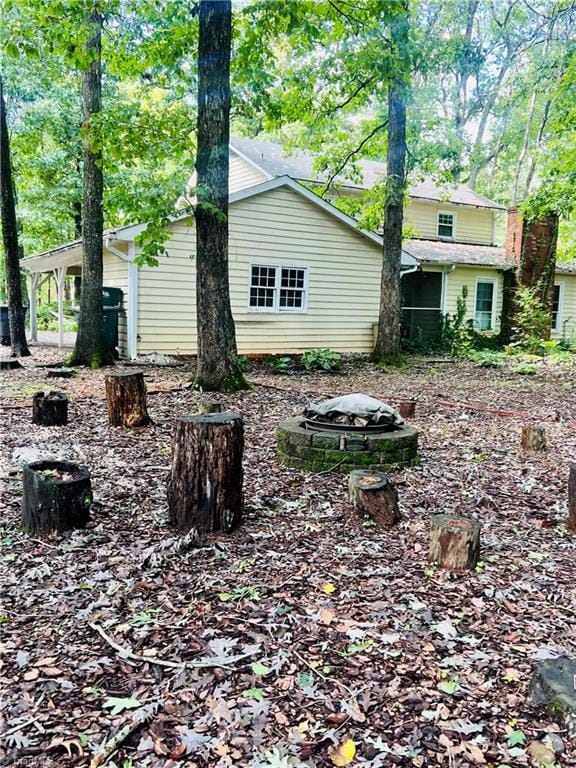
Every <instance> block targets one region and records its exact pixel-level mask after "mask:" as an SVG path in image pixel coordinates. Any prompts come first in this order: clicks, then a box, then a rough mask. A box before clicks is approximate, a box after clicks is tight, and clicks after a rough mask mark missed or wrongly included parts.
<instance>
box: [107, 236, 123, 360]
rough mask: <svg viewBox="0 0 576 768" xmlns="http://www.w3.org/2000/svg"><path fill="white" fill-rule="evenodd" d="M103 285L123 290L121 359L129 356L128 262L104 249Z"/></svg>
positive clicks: (119, 337)
mask: <svg viewBox="0 0 576 768" xmlns="http://www.w3.org/2000/svg"><path fill="white" fill-rule="evenodd" d="M103 285H104V286H106V287H107V288H121V289H122V292H123V297H122V308H121V310H120V312H119V313H118V344H119V348H118V352H119V353H120V356H121V357H127V355H128V327H127V310H128V262H127V261H123V260H122V259H120V258H119V257H118V256H116V255H115V254H113V253H111V252H110V251H108V250H106V249H104V277H103Z"/></svg>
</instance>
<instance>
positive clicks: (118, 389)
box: [105, 371, 151, 427]
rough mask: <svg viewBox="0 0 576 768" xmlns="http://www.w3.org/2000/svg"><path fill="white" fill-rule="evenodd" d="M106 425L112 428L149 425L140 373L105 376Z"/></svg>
mask: <svg viewBox="0 0 576 768" xmlns="http://www.w3.org/2000/svg"><path fill="white" fill-rule="evenodd" d="M105 382H106V406H107V408H108V423H109V424H110V425H111V426H113V427H145V426H146V425H147V424H150V421H151V419H150V416H148V410H147V408H146V384H145V383H144V373H143V372H142V371H130V372H122V373H112V374H109V375H108V376H106V378H105Z"/></svg>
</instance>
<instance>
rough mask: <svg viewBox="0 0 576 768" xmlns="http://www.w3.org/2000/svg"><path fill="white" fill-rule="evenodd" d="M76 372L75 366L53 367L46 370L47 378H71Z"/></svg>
mask: <svg viewBox="0 0 576 768" xmlns="http://www.w3.org/2000/svg"><path fill="white" fill-rule="evenodd" d="M75 373H76V369H75V368H53V369H52V370H50V371H48V378H49V379H71V378H72V376H74V374H75Z"/></svg>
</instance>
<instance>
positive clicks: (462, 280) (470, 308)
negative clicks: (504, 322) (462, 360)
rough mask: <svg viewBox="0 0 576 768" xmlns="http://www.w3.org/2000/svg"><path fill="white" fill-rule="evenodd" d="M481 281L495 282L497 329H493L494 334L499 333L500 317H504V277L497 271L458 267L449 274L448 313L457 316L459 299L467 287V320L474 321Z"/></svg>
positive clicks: (447, 279)
mask: <svg viewBox="0 0 576 768" xmlns="http://www.w3.org/2000/svg"><path fill="white" fill-rule="evenodd" d="M479 279H480V280H482V279H486V280H490V279H492V280H494V281H495V291H496V294H495V299H496V313H495V327H494V328H493V329H492V333H498V332H499V330H500V317H501V315H502V289H503V277H502V272H500V271H499V270H497V269H485V268H482V267H466V266H461V267H456V268H455V269H454V270H452V272H448V273H447V276H446V299H445V307H446V312H447V313H448V314H449V315H455V314H456V310H457V301H458V298H459V297H460V296H462V289H463V288H464V286H466V287H467V288H468V296H467V298H466V320H473V319H474V309H475V301H476V283H477V281H478V280H479Z"/></svg>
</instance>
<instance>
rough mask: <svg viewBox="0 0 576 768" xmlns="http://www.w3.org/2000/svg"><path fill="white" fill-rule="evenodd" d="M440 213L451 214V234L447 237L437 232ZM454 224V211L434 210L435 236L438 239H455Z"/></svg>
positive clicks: (455, 217) (455, 223)
mask: <svg viewBox="0 0 576 768" xmlns="http://www.w3.org/2000/svg"><path fill="white" fill-rule="evenodd" d="M440 214H443V215H445V216H452V235H451V236H450V237H448V236H447V235H441V234H440V233H439V228H440ZM456 225H457V216H456V211H437V212H436V237H437V238H439V239H440V240H455V239H456Z"/></svg>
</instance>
